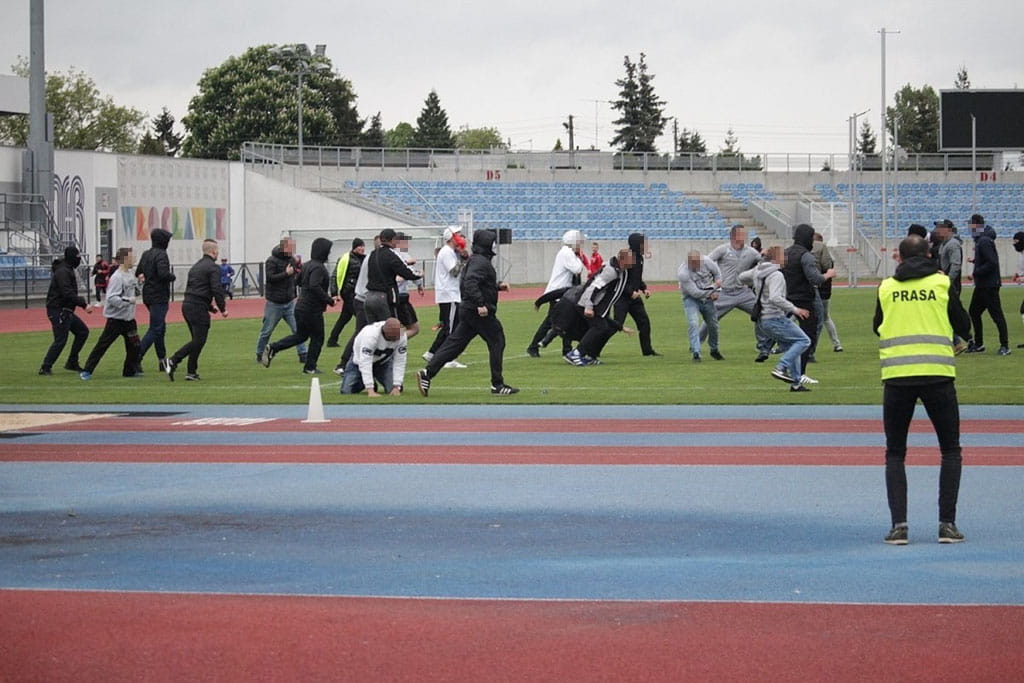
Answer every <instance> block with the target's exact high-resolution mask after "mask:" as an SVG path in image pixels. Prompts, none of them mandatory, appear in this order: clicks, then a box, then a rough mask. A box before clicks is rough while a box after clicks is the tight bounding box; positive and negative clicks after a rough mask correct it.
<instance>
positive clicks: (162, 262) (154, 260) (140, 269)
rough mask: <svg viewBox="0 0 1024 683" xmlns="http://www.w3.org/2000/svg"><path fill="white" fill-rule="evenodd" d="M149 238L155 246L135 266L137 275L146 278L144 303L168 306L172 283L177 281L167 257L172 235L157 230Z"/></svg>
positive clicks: (143, 294)
mask: <svg viewBox="0 0 1024 683" xmlns="http://www.w3.org/2000/svg"><path fill="white" fill-rule="evenodd" d="M149 237H150V241H151V242H152V243H153V246H152V247H150V248H149V249H147V250H146V251H144V252H142V256H140V257H139V263H138V264H137V265H136V266H135V275H136V276H139V275H143V276H145V278H146V279H145V281H144V282H143V283H142V303H144V304H146V305H147V306H152V305H153V304H166V303H168V302H169V301H170V300H171V283H172V282H174V280H175V275H174V271H173V270H171V260H170V259H169V258H168V257H167V245H168V244H170V242H171V233H169V232H167V231H166V230H161V229H160V228H157V229H155V230H154V231H153V232H152V233H150V236H149Z"/></svg>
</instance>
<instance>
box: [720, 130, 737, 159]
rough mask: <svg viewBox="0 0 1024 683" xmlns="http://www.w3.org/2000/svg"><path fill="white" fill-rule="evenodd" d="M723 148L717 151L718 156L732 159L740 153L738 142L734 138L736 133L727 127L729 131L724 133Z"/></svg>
mask: <svg viewBox="0 0 1024 683" xmlns="http://www.w3.org/2000/svg"><path fill="white" fill-rule="evenodd" d="M724 144H725V147H721V148H719V150H718V155H719V156H723V157H734V156H738V155H739V153H740V141H739V138H737V137H736V132H735V131H734V130H733V129H732V126H729V129H728V130H726V131H725V141H724Z"/></svg>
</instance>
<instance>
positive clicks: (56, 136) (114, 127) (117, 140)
mask: <svg viewBox="0 0 1024 683" xmlns="http://www.w3.org/2000/svg"><path fill="white" fill-rule="evenodd" d="M11 71H12V72H13V73H14V74H15V75H16V76H21V77H22V78H28V76H29V65H28V60H27V59H25V58H24V57H21V58H19V59H18V63H17V64H14V65H12V66H11ZM46 111H48V112H49V113H50V114H52V115H53V144H54V147H56V148H57V149H85V150H94V151H98V152H122V153H126V154H130V153H132V152H134V151H135V150H136V149H137V148H138V143H139V135H140V133H141V127H142V122H143V120H144V119H145V118H146V116H145V114H143V113H142V112H141V111H139V110H138V109H135V108H133V107H119V106H118V105H117V104H115V103H114V100H113V99H112V98H110V97H103V96H102V95H101V94H100V91H99V88H97V87H96V83H95V81H93V80H92V79H91V78H90V77H89V76H87V75H86V74H85V73H84V72H82V71H77V70H75V69H74V68H72V69H69V70H68V71H66V72H63V73H48V74H47V75H46ZM0 141H2V142H6V143H8V144H12V145H16V146H19V147H21V146H24V145H25V144H27V142H28V116H27V115H25V114H20V115H12V116H5V117H0Z"/></svg>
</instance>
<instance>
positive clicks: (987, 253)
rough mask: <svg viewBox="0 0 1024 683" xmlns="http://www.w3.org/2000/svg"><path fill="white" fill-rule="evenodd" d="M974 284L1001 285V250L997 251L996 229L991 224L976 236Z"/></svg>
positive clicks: (981, 285) (980, 285)
mask: <svg viewBox="0 0 1024 683" xmlns="http://www.w3.org/2000/svg"><path fill="white" fill-rule="evenodd" d="M973 275H974V286H975V287H1001V286H1002V284H1003V281H1002V278H1001V276H1000V274H999V252H998V251H996V231H995V230H993V229H992V228H991V227H989V226H987V225H986V226H985V229H984V230H982V231H981V233H980V234H978V235H975V237H974V273H973Z"/></svg>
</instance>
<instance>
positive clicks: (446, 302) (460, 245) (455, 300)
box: [423, 225, 469, 367]
mask: <svg viewBox="0 0 1024 683" xmlns="http://www.w3.org/2000/svg"><path fill="white" fill-rule="evenodd" d="M467 259H469V253H468V251H467V250H466V238H465V237H463V236H462V228H461V227H459V226H458V225H452V226H449V227H447V228H445V229H444V246H443V247H441V249H440V251H438V252H437V259H436V260H435V261H434V301H436V302H437V308H438V310H439V312H440V317H439V318H438V320H439V321H440V324H441V326H440V327H439V328H438V330H437V336H436V337H434V343H433V344H431V345H430V350H428V351H427V352H426V353H424V354H423V360H425V361H427V362H428V363H429V362H430V359H431V358H433V357H434V353H435V352H436V351H437V350H438V349H439V348H441V344H443V343H444V340H445V339H447V338H448V335H450V334H451V333H452V330H454V329H455V324H456V323H457V322H458V320H459V304H460V303H461V302H462V296H461V294H459V276H460V275H461V274H462V269H463V268H464V267H465V265H466V261H467ZM451 362H452V363H453V364H454V365H452V367H465V366H464V365H463V364H461V363H459V362H458V361H457V360H453V361H451Z"/></svg>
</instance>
